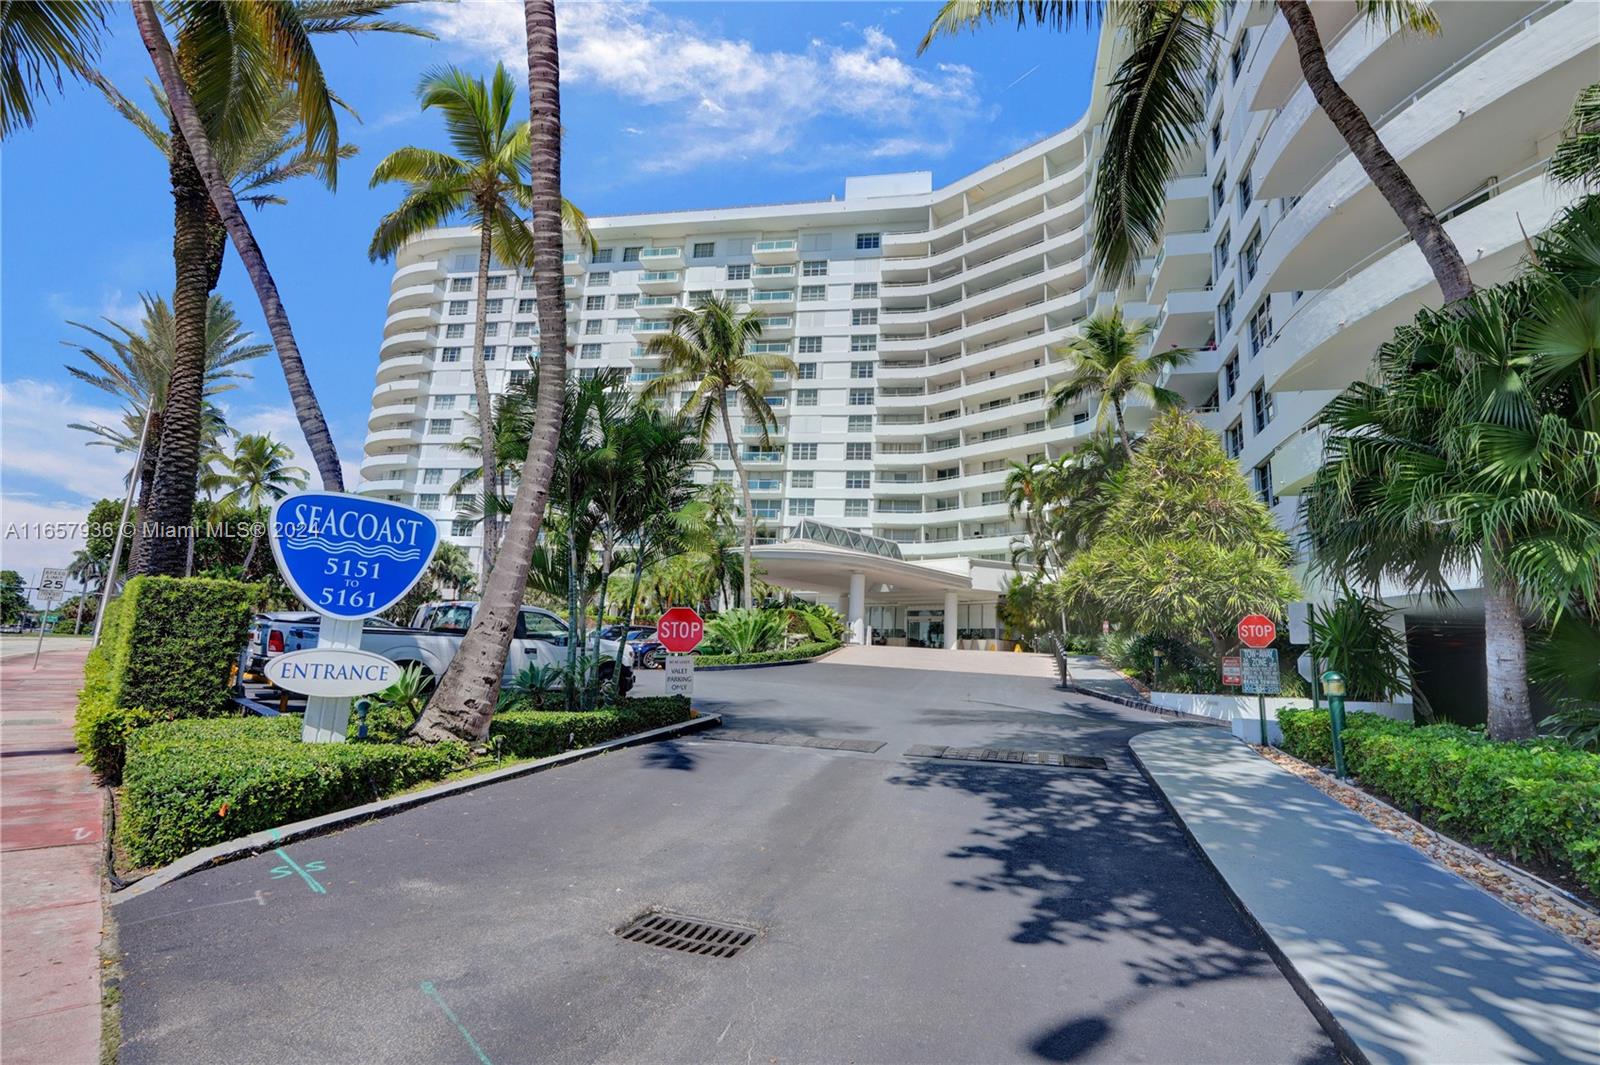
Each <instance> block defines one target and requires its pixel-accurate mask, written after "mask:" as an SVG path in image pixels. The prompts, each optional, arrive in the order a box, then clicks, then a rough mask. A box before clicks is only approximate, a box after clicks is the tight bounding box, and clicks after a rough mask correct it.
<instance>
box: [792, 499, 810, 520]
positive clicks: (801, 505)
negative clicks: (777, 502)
mask: <svg viewBox="0 0 1600 1065" xmlns="http://www.w3.org/2000/svg"><path fill="white" fill-rule="evenodd" d="M816 512H817V501H816V500H815V499H791V500H789V516H790V517H791V518H809V517H811V516H812V515H814V514H815V513H816Z"/></svg>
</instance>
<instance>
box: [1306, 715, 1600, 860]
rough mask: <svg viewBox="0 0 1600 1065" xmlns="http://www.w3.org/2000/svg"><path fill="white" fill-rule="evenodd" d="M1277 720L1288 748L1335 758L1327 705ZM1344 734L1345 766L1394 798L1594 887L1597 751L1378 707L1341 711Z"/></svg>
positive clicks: (1598, 847) (1320, 760) (1599, 834)
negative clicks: (1415, 721) (1498, 737)
mask: <svg viewBox="0 0 1600 1065" xmlns="http://www.w3.org/2000/svg"><path fill="white" fill-rule="evenodd" d="M1278 722H1279V724H1280V725H1281V726H1282V727H1283V736H1284V749H1285V750H1287V751H1288V752H1289V753H1291V754H1293V755H1295V756H1296V757H1298V758H1303V759H1305V760H1306V761H1308V762H1315V763H1317V764H1322V765H1326V764H1328V763H1330V762H1332V761H1333V749H1332V743H1333V738H1332V725H1331V724H1330V722H1329V716H1328V712H1327V711H1326V710H1298V711H1285V712H1283V713H1281V714H1279V716H1278ZM1344 741H1345V742H1344V749H1345V764H1346V766H1347V767H1348V768H1349V770H1350V772H1351V773H1352V774H1353V775H1354V776H1356V777H1358V778H1359V779H1360V781H1361V783H1362V784H1364V785H1365V786H1367V787H1370V788H1372V789H1373V790H1374V791H1376V792H1378V793H1380V794H1382V795H1385V796H1387V797H1388V798H1389V799H1391V800H1392V801H1393V802H1394V803H1395V804H1396V805H1398V806H1400V807H1402V808H1407V809H1412V810H1415V811H1417V812H1419V813H1420V814H1422V816H1424V817H1426V818H1428V819H1429V820H1431V821H1433V822H1435V823H1437V824H1438V825H1439V826H1440V827H1441V828H1444V829H1447V830H1450V831H1453V832H1457V833H1460V834H1462V835H1464V836H1467V837H1468V838H1470V839H1473V840H1475V841H1477V842H1479V843H1482V844H1485V845H1487V846H1490V847H1493V848H1494V849H1495V850H1498V851H1500V852H1502V853H1504V854H1508V855H1510V856H1511V857H1512V858H1513V859H1516V860H1519V861H1522V860H1527V859H1530V858H1531V859H1534V860H1537V861H1539V862H1543V863H1546V864H1549V865H1552V866H1557V867H1562V868H1566V869H1568V870H1570V871H1571V872H1572V873H1574V874H1575V875H1576V877H1577V878H1578V879H1579V880H1580V881H1582V882H1583V883H1584V884H1586V885H1587V886H1588V887H1589V889H1590V890H1592V891H1596V892H1600V755H1594V754H1590V753H1588V752H1585V751H1580V750H1578V749H1576V748H1574V747H1570V746H1568V745H1566V744H1562V743H1552V742H1550V741H1547V740H1546V741H1539V740H1535V741H1530V742H1528V743H1494V742H1491V741H1490V740H1488V739H1487V738H1485V737H1484V735H1483V733H1481V732H1477V731H1474V730H1472V729H1466V728H1462V727H1461V726H1459V725H1428V726H1425V727H1422V728H1415V727H1413V726H1411V725H1408V724H1405V723H1403V722H1399V721H1391V720H1390V719H1388V718H1385V717H1382V716H1380V715H1377V714H1351V715H1349V718H1348V720H1347V727H1346V729H1345V733H1344Z"/></svg>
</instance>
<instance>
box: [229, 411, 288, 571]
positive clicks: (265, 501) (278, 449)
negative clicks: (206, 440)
mask: <svg viewBox="0 0 1600 1065" xmlns="http://www.w3.org/2000/svg"><path fill="white" fill-rule="evenodd" d="M292 458H294V452H293V451H291V450H290V449H289V446H288V445H287V444H284V443H281V442H280V441H277V440H274V439H272V437H270V436H267V435H266V434H264V433H263V434H260V435H257V434H254V433H246V434H244V435H243V436H241V437H239V439H238V440H237V441H236V442H235V443H234V446H233V454H232V455H224V456H222V457H221V459H220V460H219V462H218V464H217V465H218V466H219V467H220V469H219V473H220V475H221V476H220V487H223V488H226V489H227V491H226V492H224V493H223V494H222V496H221V497H220V498H219V499H218V500H217V503H218V504H219V505H221V506H223V507H228V508H238V509H240V510H247V511H250V512H251V513H252V514H253V513H255V512H257V511H260V510H263V509H264V508H266V507H268V506H270V505H271V504H272V503H275V502H277V501H278V500H280V499H282V498H283V497H284V496H286V495H288V494H289V493H290V492H291V491H299V490H300V489H302V488H304V487H305V486H306V477H307V476H308V475H307V473H306V471H305V470H303V469H301V468H300V467H299V466H291V465H289V460H290V459H292ZM252 528H254V524H253V523H252ZM257 540H258V537H256V536H254V535H252V536H251V537H250V549H249V550H248V551H246V552H245V555H244V571H245V572H246V573H248V572H250V560H251V559H252V558H254V557H255V554H256V545H257Z"/></svg>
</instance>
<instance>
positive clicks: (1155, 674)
mask: <svg viewBox="0 0 1600 1065" xmlns="http://www.w3.org/2000/svg"><path fill="white" fill-rule="evenodd" d="M1151 654H1152V655H1153V656H1154V657H1155V662H1156V665H1155V670H1154V672H1153V673H1152V674H1151V677H1150V679H1151V680H1152V681H1160V680H1161V648H1159V647H1157V648H1156V649H1155V650H1154V651H1152V652H1151Z"/></svg>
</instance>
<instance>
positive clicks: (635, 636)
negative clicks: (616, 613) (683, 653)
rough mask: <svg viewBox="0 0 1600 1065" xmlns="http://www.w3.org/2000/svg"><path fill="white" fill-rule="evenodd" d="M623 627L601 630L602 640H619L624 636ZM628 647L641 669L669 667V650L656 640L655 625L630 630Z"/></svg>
mask: <svg viewBox="0 0 1600 1065" xmlns="http://www.w3.org/2000/svg"><path fill="white" fill-rule="evenodd" d="M622 628H623V627H622V626H621V625H607V626H606V627H605V628H603V629H601V630H600V638H601V639H604V640H615V639H619V638H620V637H621V635H622ZM628 646H630V647H632V648H633V661H634V664H635V666H637V668H639V669H665V668H666V665H667V649H666V648H665V647H663V646H661V642H660V641H659V640H657V639H656V627H655V626H654V625H635V626H633V627H632V628H631V629H629V630H628Z"/></svg>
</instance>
